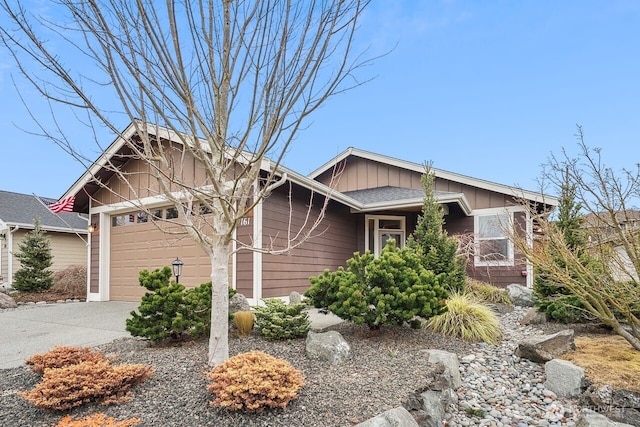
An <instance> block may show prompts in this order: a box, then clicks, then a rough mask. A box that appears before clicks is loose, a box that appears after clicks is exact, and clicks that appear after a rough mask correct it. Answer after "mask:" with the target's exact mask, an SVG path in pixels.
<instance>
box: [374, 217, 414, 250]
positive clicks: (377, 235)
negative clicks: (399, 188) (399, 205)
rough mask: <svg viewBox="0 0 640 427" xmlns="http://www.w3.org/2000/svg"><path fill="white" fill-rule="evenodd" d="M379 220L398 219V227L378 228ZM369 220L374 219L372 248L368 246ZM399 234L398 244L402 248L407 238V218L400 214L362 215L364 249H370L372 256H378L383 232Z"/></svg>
mask: <svg viewBox="0 0 640 427" xmlns="http://www.w3.org/2000/svg"><path fill="white" fill-rule="evenodd" d="M380 220H383V221H384V220H392V221H400V228H380ZM369 221H374V226H373V234H374V236H373V237H374V239H373V249H371V248H370V244H369V240H370V238H371V232H370V230H369ZM396 233H397V234H400V245H398V247H400V248H403V247H404V245H405V243H406V240H407V218H406V217H405V216H402V215H365V217H364V246H365V247H364V249H365V251H370V252H371V253H372V254H373V255H374V256H376V257H377V256H379V255H380V252H381V251H382V247H380V246H381V245H380V239H381V237H382V235H383V234H396Z"/></svg>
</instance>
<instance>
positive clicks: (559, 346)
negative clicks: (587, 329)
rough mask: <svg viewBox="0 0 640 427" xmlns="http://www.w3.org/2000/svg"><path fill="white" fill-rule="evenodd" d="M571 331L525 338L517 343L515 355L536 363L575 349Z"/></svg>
mask: <svg viewBox="0 0 640 427" xmlns="http://www.w3.org/2000/svg"><path fill="white" fill-rule="evenodd" d="M573 338H574V333H573V329H565V330H563V331H560V332H556V333H555V334H550V335H543V336H538V337H533V338H527V339H525V340H524V341H521V342H519V343H518V347H517V348H516V351H515V355H516V356H518V357H522V358H524V359H529V360H531V361H532V362H536V363H545V362H548V361H549V360H552V359H555V358H556V357H558V356H560V355H562V354H564V353H567V352H569V351H571V350H575V349H576V345H575V343H574V341H573Z"/></svg>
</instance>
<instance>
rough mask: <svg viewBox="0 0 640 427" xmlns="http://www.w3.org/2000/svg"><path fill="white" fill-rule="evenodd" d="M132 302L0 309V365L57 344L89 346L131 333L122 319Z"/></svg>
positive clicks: (133, 306) (3, 366)
mask: <svg viewBox="0 0 640 427" xmlns="http://www.w3.org/2000/svg"><path fill="white" fill-rule="evenodd" d="M138 305H139V303H134V302H118V301H109V302H78V303H66V304H42V305H23V306H19V307H18V308H16V309H7V310H0V343H2V344H1V345H0V369H7V368H15V367H18V366H21V365H22V364H24V360H25V359H27V358H28V357H30V356H33V355H34V354H38V353H44V352H46V351H48V350H51V349H52V348H53V347H55V346H56V345H70V346H89V347H93V346H96V345H100V344H106V343H109V342H111V341H113V340H115V339H117V338H122V337H130V336H131V335H130V334H129V332H127V331H126V330H125V319H126V318H127V317H129V313H130V312H131V311H133V310H135V309H136V308H137V307H138Z"/></svg>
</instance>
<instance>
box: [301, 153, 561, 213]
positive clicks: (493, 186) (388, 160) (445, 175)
mask: <svg viewBox="0 0 640 427" xmlns="http://www.w3.org/2000/svg"><path fill="white" fill-rule="evenodd" d="M351 155H354V156H357V157H362V158H364V159H368V160H373V161H376V162H379V163H385V164H389V165H391V166H396V167H399V168H402V169H407V170H411V171H414V172H418V173H423V172H424V165H422V164H418V163H413V162H409V161H406V160H400V159H396V158H394V157H389V156H385V155H382V154H377V153H372V152H370V151H365V150H360V149H358V148H353V147H349V148H348V149H346V150H345V151H343V152H342V153H340V154H338V155H337V156H336V157H334V158H333V159H331V160H329V161H328V162H326V163H325V164H324V165H322V166H320V167H319V168H318V169H316V170H314V171H313V172H311V173H310V174H309V175H308V177H309V178H311V179H315V178H317V177H318V176H319V175H321V174H322V173H324V172H326V171H328V170H329V169H330V168H333V167H335V165H337V164H338V163H340V162H341V161H343V160H344V159H346V158H347V157H349V156H351ZM433 172H434V173H435V176H436V177H437V178H442V179H447V180H450V181H454V182H459V183H461V184H465V185H469V186H472V187H478V188H482V189H485V190H489V191H493V192H496V193H501V194H506V195H509V196H512V197H514V198H516V199H518V198H521V199H525V200H530V201H534V202H536V203H544V204H547V205H550V206H557V205H558V199H557V198H556V197H551V196H546V195H544V194H541V193H537V192H534V191H528V190H524V189H522V188H517V187H511V186H508V185H504V184H498V183H495V182H491V181H486V180H483V179H478V178H472V177H470V176H466V175H461V174H457V173H454V172H448V171H445V170H441V169H436V168H433Z"/></svg>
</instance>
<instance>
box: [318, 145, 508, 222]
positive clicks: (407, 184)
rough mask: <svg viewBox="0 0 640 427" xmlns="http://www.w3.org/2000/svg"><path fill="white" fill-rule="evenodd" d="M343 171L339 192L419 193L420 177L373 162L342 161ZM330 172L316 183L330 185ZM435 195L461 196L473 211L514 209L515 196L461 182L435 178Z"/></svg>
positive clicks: (353, 157)
mask: <svg viewBox="0 0 640 427" xmlns="http://www.w3.org/2000/svg"><path fill="white" fill-rule="evenodd" d="M344 162H346V164H345V168H344V171H343V172H342V174H341V175H340V179H339V181H338V183H337V185H336V190H338V191H340V192H345V191H355V190H366V189H369V188H377V187H386V186H391V187H402V188H413V189H421V188H422V183H421V176H422V173H420V172H416V171H413V170H409V169H404V168H400V167H398V166H393V165H389V164H386V163H380V162H376V161H374V160H368V159H363V158H361V157H356V156H351V157H348V158H346V159H345V160H344ZM331 172H332V171H331V170H329V171H327V172H325V173H323V174H321V175H320V176H318V177H317V180H318V181H320V182H322V183H323V184H325V185H329V183H330V182H331ZM434 189H435V190H436V191H447V192H451V193H463V194H464V195H465V197H466V198H467V200H468V201H469V204H470V205H471V208H472V209H487V208H498V207H503V206H514V205H515V204H516V202H515V200H514V196H515V194H514V195H508V194H501V193H497V192H494V191H489V190H485V189H482V188H478V187H474V186H471V185H467V184H462V183H460V182H455V181H451V180H447V179H443V178H439V177H436V180H435V188H434Z"/></svg>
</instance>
